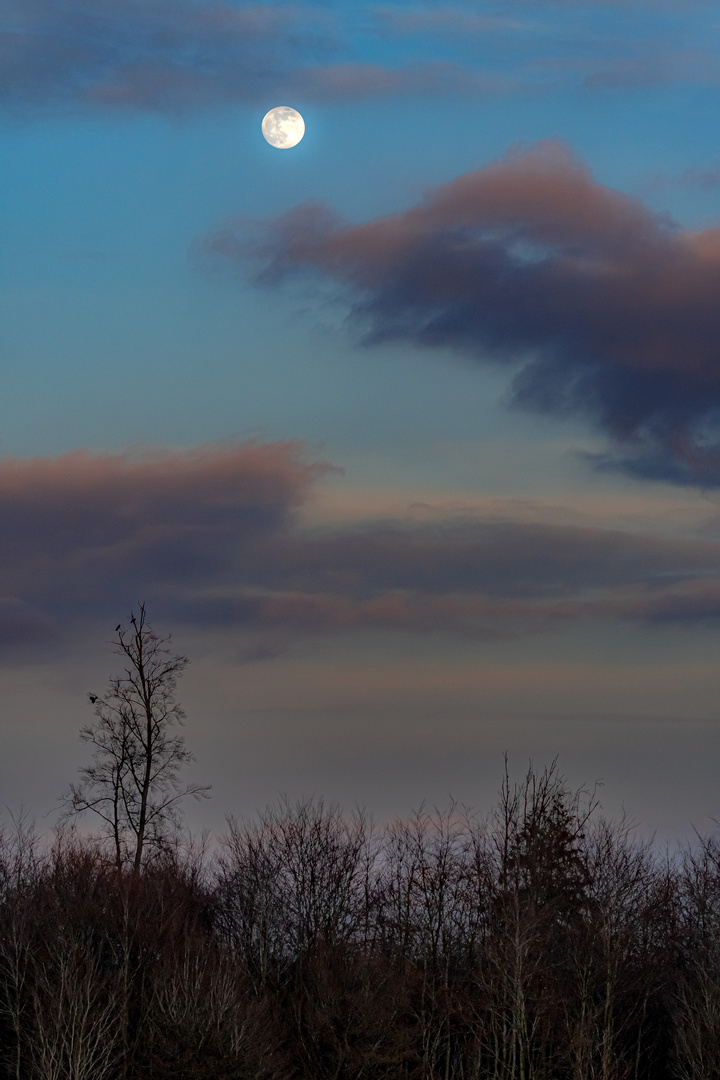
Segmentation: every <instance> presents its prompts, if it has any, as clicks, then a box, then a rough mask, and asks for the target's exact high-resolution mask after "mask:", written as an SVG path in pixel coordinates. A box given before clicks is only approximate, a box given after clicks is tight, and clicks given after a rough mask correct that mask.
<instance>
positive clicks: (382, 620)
mask: <svg viewBox="0 0 720 1080" xmlns="http://www.w3.org/2000/svg"><path fill="white" fill-rule="evenodd" d="M329 468H330V466H328V465H326V464H322V463H314V462H312V461H310V460H309V459H308V457H307V454H306V453H305V452H304V449H303V447H302V446H301V445H300V444H297V443H268V444H258V443H239V444H237V443H228V444H221V445H218V446H208V447H201V448H198V449H195V450H185V451H171V450H165V451H154V452H150V451H145V452H139V451H138V452H136V453H134V454H127V455H99V454H95V455H94V454H90V453H88V452H77V453H73V454H66V455H64V456H62V457H59V458H55V459H49V458H36V459H32V460H23V461H21V460H12V459H10V460H8V459H6V460H4V461H0V654H1V655H3V656H5V657H6V658H9V659H10V660H14V659H15V658H16V657H17V655H18V653H19V652H20V653H21V654H22V656H23V657H25V656H26V654H27V651H28V649H30V648H31V647H33V646H35V647H36V648H38V649H40V650H41V651H42V650H43V649H45V648H46V647H48V646H50V647H55V646H56V645H58V644H59V645H62V641H63V640H65V639H71V638H72V636H73V635H74V634H75V633H77V632H79V629H81V628H82V626H83V625H86V624H87V625H92V626H97V625H98V622H101V623H102V624H104V625H107V626H108V627H112V626H113V625H115V623H116V622H117V621H119V620H121V619H123V618H126V617H127V614H128V612H129V611H130V609H131V608H132V607H133V606H134V605H136V604H137V602H138V600H145V601H147V603H148V605H149V607H150V609H151V611H152V612H153V617H155V618H158V619H161V620H162V621H163V622H165V623H166V624H167V623H170V624H171V625H174V626H189V627H197V628H203V627H204V628H210V629H212V628H213V627H215V628H218V629H221V630H223V632H229V631H232V632H233V633H238V634H240V635H241V636H242V638H243V646H242V651H243V652H244V654H245V655H246V656H267V655H269V654H272V653H273V652H275V651H277V650H278V649H279V648H285V647H288V646H289V645H291V644H292V642H293V641H294V640H296V639H302V638H305V637H307V635H308V634H311V635H322V634H337V633H340V632H343V631H346V630H356V629H363V630H366V631H369V632H372V631H374V630H379V629H382V630H392V631H396V632H404V633H423V634H424V633H437V632H442V633H446V634H453V635H461V636H472V637H485V638H490V637H498V636H500V637H503V636H514V635H519V634H523V633H527V632H539V631H542V630H543V629H544V628H545V627H548V626H552V625H556V624H557V623H558V622H563V623H568V622H572V621H578V620H588V619H611V620H632V621H639V622H642V623H645V624H652V623H660V622H668V621H670V622H678V621H679V622H700V623H707V622H708V621H713V620H716V619H718V618H720V586H719V585H718V581H719V580H720V542H718V541H716V540H714V539H707V538H697V539H692V538H690V539H682V540H681V539H673V538H657V537H649V536H643V535H638V534H635V533H627V532H623V531H621V530H617V529H616V530H609V529H602V528H599V527H595V526H592V527H578V526H570V525H555V524H548V523H544V522H539V521H537V520H528V521H523V520H519V519H518V517H517V515H515V516H514V517H513V518H512V519H508V520H504V519H503V518H502V516H501V515H499V514H498V513H497V510H495V511H493V512H492V513H489V514H488V515H487V516H483V515H482V514H476V515H474V516H471V515H470V516H469V515H468V514H462V513H454V512H447V513H444V514H443V513H441V512H438V513H437V514H435V515H433V516H432V517H431V518H430V519H421V520H418V519H417V518H413V517H412V516H411V517H409V518H407V519H403V518H402V516H400V517H398V519H397V520H395V521H392V520H378V519H373V518H369V519H366V520H364V521H363V520H360V521H353V522H350V523H347V522H346V523H345V524H343V525H340V526H337V527H334V528H331V527H328V526H325V527H322V528H320V527H317V526H315V527H311V526H309V525H308V524H307V523H304V518H303V516H302V514H301V513H300V511H301V510H302V507H303V506H304V505H307V504H308V500H312V498H313V489H314V487H315V486H316V485H317V483H319V482H320V481H321V479H322V477H323V475H324V474H325V473H326V472H327V471H328V469H329Z"/></svg>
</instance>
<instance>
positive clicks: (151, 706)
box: [64, 604, 209, 871]
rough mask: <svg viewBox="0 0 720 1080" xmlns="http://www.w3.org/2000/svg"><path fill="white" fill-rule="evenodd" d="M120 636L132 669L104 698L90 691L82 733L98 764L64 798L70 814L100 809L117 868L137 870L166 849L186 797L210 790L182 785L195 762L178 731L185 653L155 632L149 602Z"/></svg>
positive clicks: (85, 769) (116, 678) (122, 651)
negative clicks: (90, 720) (186, 768)
mask: <svg viewBox="0 0 720 1080" xmlns="http://www.w3.org/2000/svg"><path fill="white" fill-rule="evenodd" d="M116 633H117V637H116V639H115V642H114V644H115V646H116V648H115V652H116V653H117V654H118V655H120V656H122V657H124V658H125V660H126V662H127V666H126V668H125V670H124V672H123V674H122V675H119V676H113V677H112V678H111V679H110V684H109V686H108V689H107V690H106V691H105V693H104V694H103V695H102V696H101V697H100V696H98V695H97V694H90V695H89V698H90V702H91V704H94V705H95V710H94V711H95V716H96V717H97V720H96V722H95V723H94V724H90V725H88V726H87V727H84V728H81V730H80V738H81V739H82V741H83V742H85V743H88V744H89V745H90V746H92V748H93V754H92V756H93V764H92V765H87V766H84V767H82V768H81V769H80V776H81V782H80V783H79V784H71V785H70V789H69V791H68V793H67V795H66V796H65V797H64V803H65V805H66V807H67V811H66V814H67V816H70V817H73V816H76V815H78V814H82V813H84V812H85V811H88V810H90V811H92V813H94V814H96V815H97V816H98V817H99V818H100V819H101V820H102V821H103V822H104V829H105V831H106V833H107V834H108V835H109V837H110V838H111V840H112V843H113V846H114V853H115V862H116V865H117V867H118V869H120V868H121V867H122V866H123V865H127V864H128V863H130V864H131V865H132V867H133V869H134V870H135V871H137V870H139V868H140V866H141V864H142V862H143V859H144V858H146V857H147V855H148V853H154V854H157V853H158V852H159V851H162V850H164V849H165V848H166V847H167V845H168V842H169V840H170V838H171V837H172V835H173V834H174V832H175V831H176V830H177V827H178V825H179V820H180V804H181V802H182V800H183V799H184V798H186V797H187V796H188V795H191V796H193V798H196V799H199V798H205V797H207V793H208V791H209V788H208V787H203V786H201V785H198V784H191V785H188V786H185V787H183V786H182V784H181V782H180V770H181V769H182V767H183V765H187V764H189V763H190V762H191V761H194V760H195V759H194V756H193V754H191V753H190V751H189V750H188V749H187V748H186V746H185V739H184V737H183V736H182V735H180V734H178V733H177V730H176V728H177V726H178V725H180V724H182V723H183V721H184V719H185V713H184V712H183V709H182V708H181V706H180V704H179V703H178V701H177V700H176V697H175V689H176V686H177V680H178V679H179V677H180V676H181V675H182V674H183V672H184V670H185V668H186V667H187V665H188V659H187V657H186V656H183V655H182V654H181V653H175V652H172V651H171V649H170V648H168V645H169V644H170V642H171V638H170V637H166V638H160V637H158V635H157V634H156V633H155V631H154V630H153V629H152V627H151V626H150V624H149V622H148V621H147V612H146V610H145V604H140V607H139V612H138V614H137V615H135V614H134V613H132V612H131V614H130V623H129V626H127V627H124V626H122V624H121V625H119V626H118V628H117V630H116Z"/></svg>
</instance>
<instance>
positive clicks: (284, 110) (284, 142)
mask: <svg viewBox="0 0 720 1080" xmlns="http://www.w3.org/2000/svg"><path fill="white" fill-rule="evenodd" d="M262 133H263V135H264V136H265V138H266V139H267V141H268V142H269V143H270V145H271V146H276V147H277V148H278V150H289V149H290V147H291V146H297V144H298V143H299V142H300V140H301V139H302V137H303V135H304V134H305V121H304V120H303V118H302V116H301V115H300V113H299V112H298V111H297V109H291V108H290V106H289V105H278V106H277V108H275V109H271V110H270V112H269V113H266V114H265V116H264V117H263V122H262Z"/></svg>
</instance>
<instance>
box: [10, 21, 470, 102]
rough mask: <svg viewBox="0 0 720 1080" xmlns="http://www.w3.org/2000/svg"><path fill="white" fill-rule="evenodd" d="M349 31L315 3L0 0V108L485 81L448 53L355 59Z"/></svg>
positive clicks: (428, 89)
mask: <svg viewBox="0 0 720 1080" xmlns="http://www.w3.org/2000/svg"><path fill="white" fill-rule="evenodd" d="M346 36H347V35H346V34H345V32H344V30H343V28H342V27H341V25H340V20H339V18H338V17H337V16H335V15H333V14H332V13H330V12H329V11H328V10H327V8H325V7H324V6H322V5H317V4H315V5H313V4H293V3H289V4H272V5H270V4H263V3H242V2H237V0H73V2H70V0H0V107H1V108H4V109H5V110H15V111H19V112H27V111H28V110H32V111H37V110H46V111H48V110H49V111H56V110H58V109H66V108H85V109H119V110H132V111H150V112H161V113H162V112H164V113H178V112H185V111H188V110H193V109H197V108H203V107H209V106H216V105H221V104H223V103H228V102H229V103H234V102H250V103H262V102H265V103H267V101H268V100H269V99H270V98H275V97H277V96H280V97H282V96H284V95H297V96H299V97H300V98H302V99H304V100H310V101H323V102H324V101H327V94H328V93H329V92H332V93H333V95H338V96H340V97H341V98H343V97H348V98H363V97H367V96H371V97H373V96H377V95H379V94H380V95H381V94H387V93H389V94H393V95H396V94H401V95H402V94H418V93H419V94H428V93H430V94H432V93H442V92H445V91H449V92H456V93H463V92H467V90H468V89H469V88H475V89H477V88H483V87H484V86H485V85H486V83H485V82H484V81H483V80H482V79H480V78H479V77H477V76H474V75H473V74H471V73H470V72H467V71H464V70H463V69H462V68H461V67H459V66H458V65H455V64H453V63H452V62H450V61H448V62H445V63H423V62H420V61H416V62H413V61H412V59H410V60H409V61H408V62H407V63H406V64H400V65H398V66H395V67H384V66H382V65H379V64H375V63H372V62H370V61H369V60H367V59H364V58H357V57H354V56H353V55H352V49H351V46H350V44H349V42H348V41H347V40H346ZM487 85H489V83H488V84H487Z"/></svg>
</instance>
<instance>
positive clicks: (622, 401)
mask: <svg viewBox="0 0 720 1080" xmlns="http://www.w3.org/2000/svg"><path fill="white" fill-rule="evenodd" d="M204 249H205V251H206V252H209V253H210V254H211V255H214V256H215V257H217V258H219V259H221V260H226V261H230V262H241V263H244V262H247V261H248V260H249V261H250V262H253V261H254V262H255V265H256V266H257V267H258V270H257V277H258V280H259V281H260V282H263V283H265V284H267V285H270V286H272V285H274V284H276V283H277V282H278V281H280V280H281V279H282V278H283V277H285V276H287V275H296V274H307V273H313V274H316V275H321V276H324V277H326V278H330V279H332V280H333V281H335V282H336V283H337V284H338V286H340V287H341V288H342V290H343V291H344V293H345V295H346V297H347V300H348V303H349V305H350V311H351V320H352V324H353V325H354V326H355V327H356V328H357V329H358V331H359V332H360V334H361V340H362V342H363V343H364V344H365V345H366V346H368V347H371V346H373V345H375V344H378V343H380V342H386V341H398V342H406V343H407V342H409V343H412V344H413V345H415V346H422V347H424V348H430V349H448V348H450V349H454V350H455V351H457V352H459V353H464V354H466V355H470V356H471V357H473V359H474V360H475V361H476V362H477V363H489V362H493V363H498V362H501V363H505V364H508V365H512V366H513V368H514V369H517V370H516V373H515V376H514V380H513V384H512V401H513V404H514V405H516V406H520V407H523V408H526V409H531V410H534V411H536V412H542V413H546V414H555V415H559V416H563V415H579V416H583V417H586V418H588V419H589V420H590V421H592V422H593V423H594V424H596V425H597V426H599V427H600V428H601V429H602V430H603V431H605V432H606V433H607V434H609V435H610V436H611V437H612V439H613V440H614V441H615V443H616V444H617V446H618V447H619V456H615V457H613V458H612V459H611V458H607V457H606V458H604V459H602V461H598V464H599V465H601V466H602V467H610V466H611V465H612V466H617V467H620V468H623V469H625V470H627V471H629V472H634V473H636V474H641V475H644V476H647V477H656V478H663V479H667V480H670V481H673V482H678V483H702V484H707V485H718V484H720V447H719V446H718V438H719V436H720V363H719V362H718V361H719V360H720V353H719V349H720V346H719V344H718V343H719V342H720V305H718V303H717V297H718V295H719V294H720V228H717V229H709V230H706V231H704V232H699V233H688V232H683V231H682V230H680V229H679V228H678V227H676V226H675V225H673V223H672V222H670V221H669V220H667V219H665V218H662V217H659V216H658V215H656V214H654V213H651V212H650V211H649V210H648V209H647V208H646V207H645V206H644V205H643V204H642V203H641V202H640V201H638V200H637V199H633V198H630V197H629V196H627V195H625V194H623V193H621V192H619V191H615V190H612V189H610V188H607V187H604V186H602V185H601V184H598V183H597V182H596V181H595V180H594V179H593V177H592V176H591V174H590V172H589V170H588V169H587V168H586V167H585V166H584V165H583V163H582V162H581V161H579V160H578V159H577V158H576V157H574V156H573V155H572V153H571V152H570V150H569V149H568V148H567V147H565V146H564V145H562V144H560V143H558V142H546V143H541V144H538V145H536V146H534V147H531V148H529V149H523V150H517V151H514V152H513V153H511V154H509V155H508V156H507V157H505V158H503V159H502V160H500V161H498V162H496V163H494V164H492V165H490V166H489V167H487V168H483V169H479V170H477V171H476V172H472V173H468V174H466V175H464V176H460V177H458V178H457V179H456V180H454V181H452V182H451V183H448V184H445V185H443V186H442V187H439V188H437V189H435V190H434V191H432V192H430V193H429V194H428V196H427V198H426V199H425V200H424V201H423V202H422V203H421V204H420V205H418V206H415V207H412V208H411V209H409V210H407V211H405V212H403V213H397V214H394V215H391V216H389V217H384V218H378V219H376V220H373V221H369V222H367V223H365V224H361V225H355V226H352V225H346V224H344V223H342V222H341V221H339V220H338V219H337V218H336V217H335V216H334V215H333V213H332V212H331V211H330V210H329V209H328V208H327V207H325V206H320V205H305V206H300V207H297V208H295V209H294V210H292V211H290V212H289V213H287V214H285V215H283V216H282V217H280V218H277V219H275V220H273V221H270V222H266V223H261V224H258V225H256V226H255V227H254V228H250V227H249V226H248V225H247V223H241V224H240V225H239V226H236V225H233V224H232V223H230V224H229V225H227V226H225V227H223V228H221V229H219V230H218V231H216V232H215V233H213V234H212V235H210V236H208V237H206V238H205V241H204Z"/></svg>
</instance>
